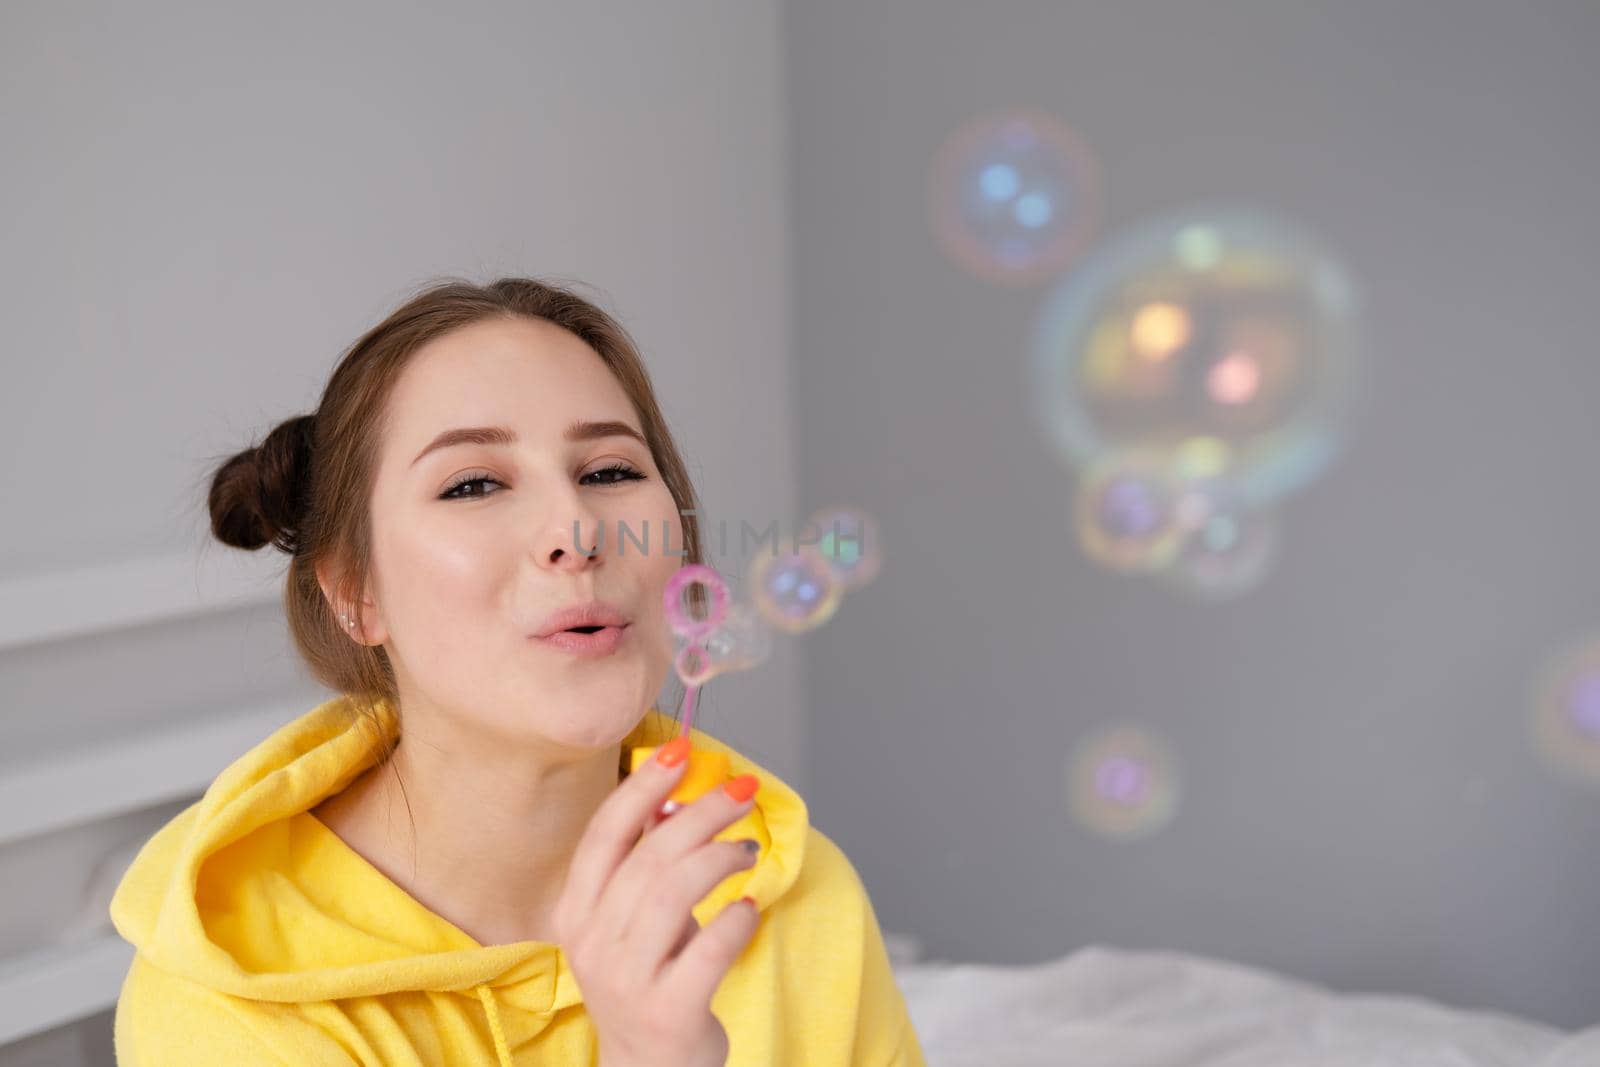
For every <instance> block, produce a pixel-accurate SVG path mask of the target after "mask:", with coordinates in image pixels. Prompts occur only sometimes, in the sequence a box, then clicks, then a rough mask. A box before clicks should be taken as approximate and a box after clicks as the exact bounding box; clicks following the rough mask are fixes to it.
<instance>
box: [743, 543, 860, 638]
mask: <svg viewBox="0 0 1600 1067" xmlns="http://www.w3.org/2000/svg"><path fill="white" fill-rule="evenodd" d="M749 578H750V599H751V600H752V601H753V602H754V604H755V606H756V609H757V610H758V611H760V612H761V614H762V616H763V617H764V618H765V619H766V620H767V621H768V622H770V623H771V624H772V625H773V626H776V627H777V628H778V629H780V630H783V631H785V632H787V633H801V632H803V631H805V630H812V629H815V628H816V627H818V626H821V625H822V624H823V623H825V622H827V621H828V620H829V619H830V618H832V617H833V613H834V612H835V611H836V610H838V607H839V601H840V599H841V597H842V596H843V594H844V587H843V585H842V584H841V583H840V581H839V579H838V578H836V577H834V573H833V570H832V568H831V567H829V566H828V561H827V560H825V559H823V558H822V556H821V555H820V554H819V553H818V552H817V551H816V549H815V547H814V546H811V545H803V546H801V547H800V548H799V549H798V550H797V551H795V552H790V553H774V554H770V555H769V554H762V555H758V556H756V557H755V559H754V560H753V561H752V563H751V565H750V574H749Z"/></svg>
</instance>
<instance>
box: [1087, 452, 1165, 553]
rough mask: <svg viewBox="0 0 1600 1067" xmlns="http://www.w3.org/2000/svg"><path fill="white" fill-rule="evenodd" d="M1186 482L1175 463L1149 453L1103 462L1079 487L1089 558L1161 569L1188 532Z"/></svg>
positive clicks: (1121, 455) (1132, 453)
mask: <svg viewBox="0 0 1600 1067" xmlns="http://www.w3.org/2000/svg"><path fill="white" fill-rule="evenodd" d="M1182 503H1183V496H1182V486H1181V484H1180V483H1179V481H1178V480H1177V478H1176V477H1175V476H1174V473H1173V470H1172V467H1171V464H1170V463H1169V462H1167V461H1166V460H1165V459H1164V458H1163V457H1161V456H1159V455H1154V454H1152V453H1149V452H1127V453H1121V454H1118V455H1114V456H1110V457H1108V458H1107V459H1105V460H1103V461H1101V462H1099V463H1097V464H1095V465H1094V467H1093V468H1091V469H1090V471H1089V472H1088V473H1087V474H1086V475H1085V477H1084V478H1083V479H1082V481H1081V482H1080V483H1079V486H1078V493H1077V500H1076V502H1075V504H1074V512H1075V517H1076V520H1077V529H1078V538H1079V542H1080V543H1081V544H1082V545H1083V549H1084V551H1085V552H1086V553H1088V555H1089V558H1091V559H1093V560H1094V561H1095V562H1097V563H1100V564H1103V565H1105V566H1107V567H1110V568H1112V569H1113V570H1120V571H1149V570H1159V569H1160V568H1161V567H1164V566H1166V565H1167V564H1168V563H1169V562H1171V560H1172V557H1173V555H1174V554H1175V553H1176V552H1177V550H1178V547H1179V545H1180V544H1181V543H1182V540H1183V536H1184V533H1185V525H1184V515H1183V511H1182V508H1181V505H1182Z"/></svg>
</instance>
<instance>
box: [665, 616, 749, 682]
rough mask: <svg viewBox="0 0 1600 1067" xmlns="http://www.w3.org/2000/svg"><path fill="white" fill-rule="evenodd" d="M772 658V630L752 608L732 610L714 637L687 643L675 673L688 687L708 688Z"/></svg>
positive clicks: (677, 660)
mask: <svg viewBox="0 0 1600 1067" xmlns="http://www.w3.org/2000/svg"><path fill="white" fill-rule="evenodd" d="M771 655H772V630H771V629H770V628H769V627H768V626H767V624H766V621H765V620H764V619H762V617H761V615H760V613H759V612H757V611H756V610H755V608H754V607H752V606H751V605H749V604H744V603H738V604H734V605H732V606H731V607H729V608H728V612H727V614H726V615H724V616H723V619H722V622H721V624H720V625H718V626H717V628H716V629H715V630H713V631H712V632H711V633H709V634H706V635H704V636H701V637H696V638H692V639H684V643H683V647H681V648H680V649H679V650H678V655H677V659H676V660H675V661H674V663H673V666H674V669H676V671H677V672H678V678H679V679H680V680H681V681H682V682H683V684H684V685H704V684H705V683H707V682H709V681H710V680H711V679H713V678H715V677H716V676H717V675H719V674H727V673H729V672H731V671H747V670H750V669H751V668H753V667H756V666H759V665H760V664H762V663H765V662H766V661H767V659H768V658H769V657H770V656H771Z"/></svg>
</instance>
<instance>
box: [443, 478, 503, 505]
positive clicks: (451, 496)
mask: <svg viewBox="0 0 1600 1067" xmlns="http://www.w3.org/2000/svg"><path fill="white" fill-rule="evenodd" d="M483 482H494V484H496V485H499V484H500V483H499V482H498V481H497V480H495V479H494V478H491V477H489V476H488V475H487V474H474V475H470V476H468V477H466V478H462V479H461V480H460V481H458V482H455V483H453V484H451V486H450V488H448V489H446V490H445V491H444V492H442V493H440V494H439V499H440V500H471V499H473V498H474V497H478V498H481V497H484V496H486V495H489V494H486V493H481V492H479V493H457V492H456V490H457V489H463V488H465V487H466V486H469V485H479V484H481V483H483Z"/></svg>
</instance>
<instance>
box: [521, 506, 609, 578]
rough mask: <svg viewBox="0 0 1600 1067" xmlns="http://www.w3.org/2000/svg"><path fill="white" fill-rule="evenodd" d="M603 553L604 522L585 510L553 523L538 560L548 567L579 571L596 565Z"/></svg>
mask: <svg viewBox="0 0 1600 1067" xmlns="http://www.w3.org/2000/svg"><path fill="white" fill-rule="evenodd" d="M605 553H606V528H605V524H604V522H603V521H602V520H601V519H600V518H599V517H598V516H595V515H592V514H590V513H589V512H587V511H585V510H581V509H580V510H577V511H574V512H572V513H571V517H569V518H567V519H565V520H560V519H557V520H554V521H552V523H551V525H550V526H549V527H548V528H547V529H546V531H545V534H544V537H543V539H542V540H541V542H540V545H539V548H538V555H539V560H540V562H541V563H542V564H544V565H545V566H548V567H559V568H562V569H580V570H581V569H582V568H584V567H591V566H594V565H596V564H598V563H599V562H600V561H601V559H602V558H603V557H604V556H605Z"/></svg>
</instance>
